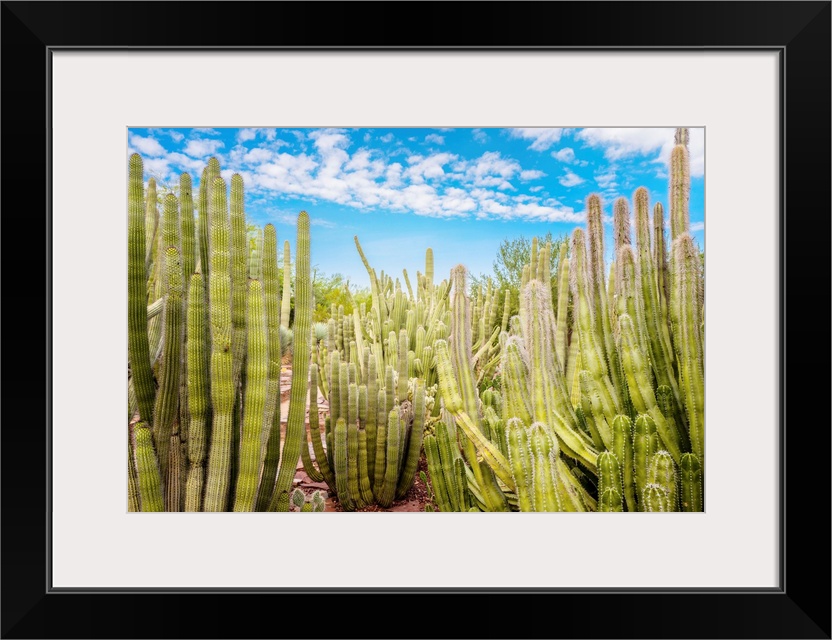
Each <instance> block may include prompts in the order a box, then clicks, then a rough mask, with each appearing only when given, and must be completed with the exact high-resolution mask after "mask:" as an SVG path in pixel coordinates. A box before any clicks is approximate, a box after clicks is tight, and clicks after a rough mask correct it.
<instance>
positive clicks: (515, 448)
mask: <svg viewBox="0 0 832 640" xmlns="http://www.w3.org/2000/svg"><path fill="white" fill-rule="evenodd" d="M506 441H507V442H508V459H509V464H510V465H511V473H512V476H513V477H514V483H515V486H516V487H517V500H518V505H519V507H520V511H534V495H533V493H532V488H533V480H532V479H533V473H534V471H533V470H534V463H533V461H532V452H531V445H530V444H529V434H528V432H527V430H526V426H525V425H524V424H523V422H522V421H521V420H519V419H518V418H511V419H509V420H508V422H507V424H506Z"/></svg>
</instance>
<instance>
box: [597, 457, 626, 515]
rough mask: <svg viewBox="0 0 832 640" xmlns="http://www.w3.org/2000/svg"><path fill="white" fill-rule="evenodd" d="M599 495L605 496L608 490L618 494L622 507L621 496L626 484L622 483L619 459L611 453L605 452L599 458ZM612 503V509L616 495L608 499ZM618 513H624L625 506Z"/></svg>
mask: <svg viewBox="0 0 832 640" xmlns="http://www.w3.org/2000/svg"><path fill="white" fill-rule="evenodd" d="M596 466H597V467H598V495H599V496H603V495H604V493H605V492H606V491H608V490H611V491H614V492H616V493H618V501H617V502H618V504H619V505H621V496H622V495H623V491H624V484H623V481H622V473H621V471H622V469H621V463H620V462H619V460H618V458H617V457H616V456H615V455H614V454H613V453H612V452H610V451H604V452H603V453H601V454H600V455H599V456H598V462H597V463H596ZM607 499H608V500H609V501H610V503H609V507H610V508H611V509H612V508H614V507H615V506H616V505H615V502H616V501H615V499H614V494H612V495H610V496H608V497H607ZM616 510H618V511H623V505H621V508H620V509H616Z"/></svg>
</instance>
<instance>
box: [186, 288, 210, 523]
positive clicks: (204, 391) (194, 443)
mask: <svg viewBox="0 0 832 640" xmlns="http://www.w3.org/2000/svg"><path fill="white" fill-rule="evenodd" d="M187 315H188V317H187V326H188V342H187V357H188V366H187V379H188V409H189V413H190V425H189V428H188V440H187V442H188V462H189V470H188V483H187V486H186V495H185V510H186V511H200V509H201V506H202V483H203V480H204V467H203V465H204V464H205V453H206V451H207V450H208V423H207V420H208V410H209V398H210V396H209V394H210V390H209V387H208V385H209V378H208V334H207V328H206V326H205V289H204V285H203V283H202V275H201V274H199V273H195V274H194V275H193V276H191V283H190V288H189V294H188V314H187Z"/></svg>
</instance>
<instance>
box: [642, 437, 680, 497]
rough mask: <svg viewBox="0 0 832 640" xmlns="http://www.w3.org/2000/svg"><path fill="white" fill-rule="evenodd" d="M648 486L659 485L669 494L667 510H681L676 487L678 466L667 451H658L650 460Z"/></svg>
mask: <svg viewBox="0 0 832 640" xmlns="http://www.w3.org/2000/svg"><path fill="white" fill-rule="evenodd" d="M647 484H648V485H650V484H657V485H659V486H661V487H663V488H664V490H665V491H666V492H667V510H668V511H678V510H679V506H678V505H679V491H678V489H677V487H676V484H677V480H676V464H675V463H674V462H673V458H672V457H671V455H670V454H669V453H668V452H667V451H657V452H656V453H655V454H653V457H652V458H651V459H650V469H649V470H648V473H647Z"/></svg>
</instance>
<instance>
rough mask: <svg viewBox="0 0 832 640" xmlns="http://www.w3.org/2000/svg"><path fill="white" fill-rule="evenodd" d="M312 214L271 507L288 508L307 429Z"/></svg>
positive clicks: (303, 248) (302, 255)
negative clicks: (286, 419)
mask: <svg viewBox="0 0 832 640" xmlns="http://www.w3.org/2000/svg"><path fill="white" fill-rule="evenodd" d="M309 243H310V237H309V214H308V213H306V211H301V212H300V215H298V236H297V255H296V265H295V323H294V357H293V366H292V393H291V397H290V399H289V416H288V421H287V427H286V443H285V444H284V445H283V455H282V459H281V461H280V469H279V470H278V473H277V483H276V485H275V490H274V495H273V496H272V501H271V504H270V505H269V510H270V511H288V509H289V490H290V489H291V487H292V479H293V478H294V477H295V467H296V466H297V463H298V458H299V456H300V447H301V443H302V441H303V442H305V440H306V439H305V437H304V434H305V430H306V426H305V423H306V393H307V384H308V382H309V360H310V340H311V331H312V286H311V282H312V280H311V274H310V271H311V267H310V256H309V249H310V248H309Z"/></svg>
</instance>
